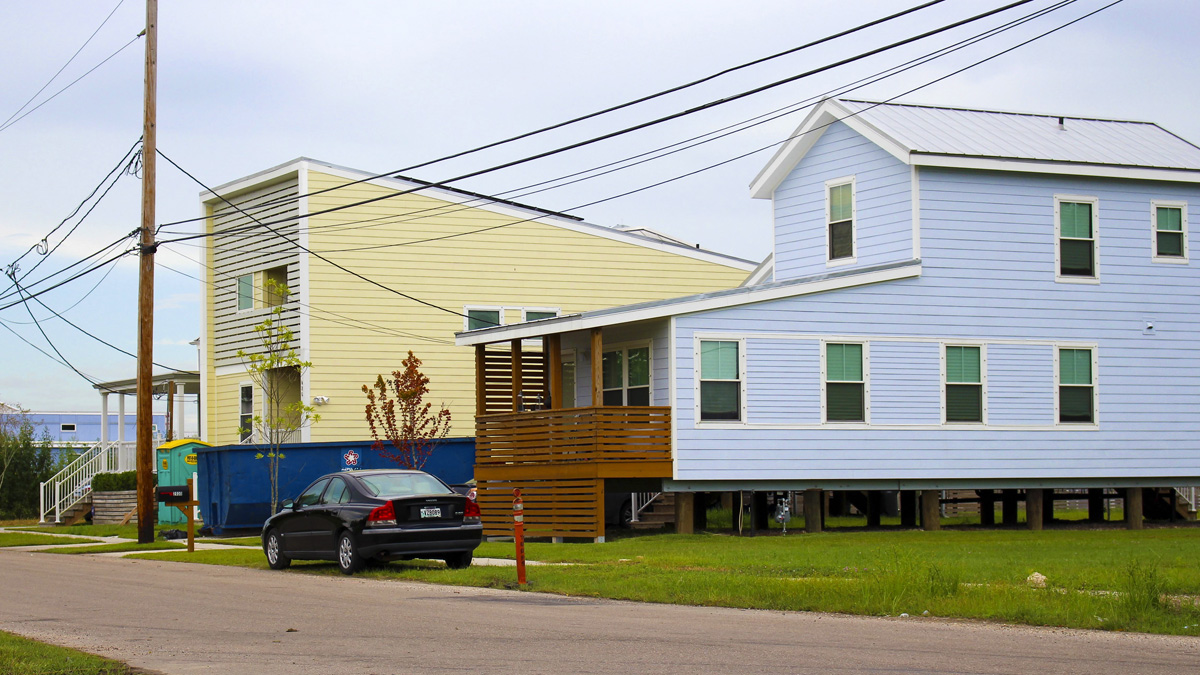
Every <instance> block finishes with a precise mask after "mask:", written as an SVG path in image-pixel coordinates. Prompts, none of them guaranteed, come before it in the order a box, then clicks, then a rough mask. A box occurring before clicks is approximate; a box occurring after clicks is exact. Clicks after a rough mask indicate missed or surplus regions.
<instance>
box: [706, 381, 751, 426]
mask: <svg viewBox="0 0 1200 675" xmlns="http://www.w3.org/2000/svg"><path fill="white" fill-rule="evenodd" d="M740 399H741V384H740V383H738V382H701V383H700V419H701V420H739V419H741V400H740Z"/></svg>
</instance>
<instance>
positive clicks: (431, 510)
mask: <svg viewBox="0 0 1200 675" xmlns="http://www.w3.org/2000/svg"><path fill="white" fill-rule="evenodd" d="M421 517H422V518H441V517H442V507H440V506H422V507H421Z"/></svg>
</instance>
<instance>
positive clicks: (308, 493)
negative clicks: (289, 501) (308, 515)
mask: <svg viewBox="0 0 1200 675" xmlns="http://www.w3.org/2000/svg"><path fill="white" fill-rule="evenodd" d="M328 482H329V479H328V478H322V479H321V480H319V481H317V482H315V483H313V484H312V485H311V486H310V487H309V488H308V489H307V490H305V491H304V494H302V495H300V498H299V499H297V500H296V505H297V506H312V505H313V504H316V503H317V502H318V501H320V500H321V493H322V492H324V491H325V484H326V483H328Z"/></svg>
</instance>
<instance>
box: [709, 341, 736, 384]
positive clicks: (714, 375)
mask: <svg viewBox="0 0 1200 675" xmlns="http://www.w3.org/2000/svg"><path fill="white" fill-rule="evenodd" d="M700 379H702V380H736V379H738V343H736V342H718V341H715V340H701V341H700Z"/></svg>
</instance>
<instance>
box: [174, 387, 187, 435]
mask: <svg viewBox="0 0 1200 675" xmlns="http://www.w3.org/2000/svg"><path fill="white" fill-rule="evenodd" d="M184 387H185V385H184V384H183V383H182V382H179V383H177V384H176V385H175V416H174V419H175V420H176V422H175V438H177V439H179V438H183V436H184V434H185V433H186V432H187V425H186V424H184V423H183V410H184V407H183V390H184Z"/></svg>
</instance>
